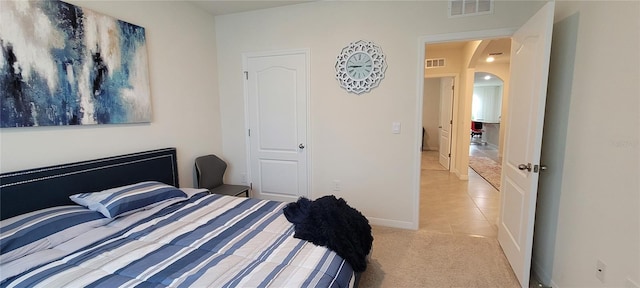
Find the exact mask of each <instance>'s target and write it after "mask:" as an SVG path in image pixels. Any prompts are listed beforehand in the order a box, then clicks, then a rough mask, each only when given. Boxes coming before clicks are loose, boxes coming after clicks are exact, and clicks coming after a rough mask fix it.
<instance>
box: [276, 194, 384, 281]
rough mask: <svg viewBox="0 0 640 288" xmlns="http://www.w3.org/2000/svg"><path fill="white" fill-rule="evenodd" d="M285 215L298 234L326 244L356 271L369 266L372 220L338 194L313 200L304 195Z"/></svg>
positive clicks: (288, 207)
mask: <svg viewBox="0 0 640 288" xmlns="http://www.w3.org/2000/svg"><path fill="white" fill-rule="evenodd" d="M284 216H285V217H287V220H289V222H291V223H293V224H294V229H295V234H294V237H295V238H298V239H303V240H307V241H310V242H312V243H313V244H316V245H319V246H325V247H327V248H329V249H331V250H333V251H335V252H336V253H337V254H338V255H340V256H341V257H342V258H344V259H345V260H346V261H347V262H349V264H351V266H352V267H353V270H354V271H356V272H361V271H364V270H365V269H366V268H367V260H366V256H367V255H368V254H369V252H370V251H371V245H372V244H373V236H372V235H371V226H370V225H369V221H368V220H367V218H365V217H364V216H363V215H362V213H360V212H359V211H358V210H356V209H354V208H352V207H350V206H349V205H347V202H346V201H345V200H344V199H342V198H340V199H336V197H335V196H333V195H330V196H324V197H321V198H318V199H316V200H315V201H311V200H309V199H307V198H304V197H301V198H300V199H298V201H297V202H293V203H289V204H288V205H287V206H286V207H285V208H284Z"/></svg>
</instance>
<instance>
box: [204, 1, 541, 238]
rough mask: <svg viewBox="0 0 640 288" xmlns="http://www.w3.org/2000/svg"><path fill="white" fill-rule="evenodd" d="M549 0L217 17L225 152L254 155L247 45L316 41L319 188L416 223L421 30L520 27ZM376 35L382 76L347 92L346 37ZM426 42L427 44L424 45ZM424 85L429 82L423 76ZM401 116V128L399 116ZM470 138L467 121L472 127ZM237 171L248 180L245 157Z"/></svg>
mask: <svg viewBox="0 0 640 288" xmlns="http://www.w3.org/2000/svg"><path fill="white" fill-rule="evenodd" d="M542 4H543V3H542V2H539V1H534V2H529V1H518V2H510V1H497V2H496V3H495V5H496V6H495V13H494V14H493V15H483V16H476V17H464V18H448V17H447V2H445V1H399V2H395V1H366V2H360V1H319V2H312V3H305V4H299V5H293V6H287V7H282V8H275V9H267V10H262V11H254V12H247V13H239V14H233V15H224V16H217V17H216V25H215V26H216V36H217V45H218V63H219V69H218V70H219V71H220V78H219V83H220V102H221V106H222V107H224V109H223V110H222V111H221V116H222V129H223V151H224V156H225V157H227V158H228V159H229V160H230V161H232V162H233V163H246V151H245V147H244V146H243V145H238V143H245V130H244V119H245V118H244V98H243V88H242V87H243V80H242V77H243V74H242V62H241V60H242V56H241V55H242V53H243V52H258V51H269V50H286V49H296V48H309V49H310V51H311V61H310V62H311V64H310V66H311V67H310V73H311V74H310V77H311V83H310V91H311V93H310V94H311V95H310V97H311V99H310V107H311V108H310V110H311V111H310V123H311V124H310V125H311V131H310V139H311V142H310V145H309V146H308V147H309V148H310V150H311V163H312V166H311V169H312V170H311V171H312V175H311V185H312V188H311V196H312V197H313V198H316V197H319V196H322V195H326V194H331V193H333V191H332V189H331V182H332V181H333V180H334V179H336V180H340V181H341V183H342V186H343V189H342V191H340V193H335V194H336V196H338V197H344V198H345V199H346V200H347V201H348V202H349V203H350V204H351V205H353V206H354V207H356V208H357V209H359V210H361V211H362V212H363V213H364V214H365V215H366V216H367V217H368V218H369V219H370V220H371V222H372V223H375V224H384V225H389V226H396V227H407V228H410V227H417V223H414V220H417V217H415V218H414V216H416V215H417V211H416V210H415V209H414V208H416V205H414V203H416V201H418V199H417V197H418V196H417V193H416V192H417V190H418V188H419V179H416V178H417V177H416V175H417V173H416V171H414V170H415V169H416V167H419V166H418V165H417V163H418V162H417V161H419V159H415V158H416V157H415V155H416V151H417V149H419V143H420V137H421V134H422V131H421V130H422V129H421V128H420V126H419V125H417V123H418V122H419V115H417V113H418V110H420V109H419V107H418V106H419V105H418V97H422V95H419V96H418V92H417V91H418V90H419V87H420V86H421V85H422V83H418V82H422V79H419V78H420V77H419V76H418V74H419V73H418V71H419V70H418V69H421V68H420V67H423V65H424V62H423V59H418V58H419V56H418V55H419V54H420V53H419V51H418V50H417V49H418V40H419V39H420V37H421V36H425V35H435V34H441V33H453V32H463V31H473V30H482V29H499V28H509V27H517V26H519V25H521V24H522V23H523V21H525V20H526V19H527V18H528V17H529V16H530V15H532V14H533V13H534V12H535V11H536V10H537V9H538V8H539V7H541V6H542ZM360 39H364V40H370V41H374V42H376V43H377V44H378V45H380V47H381V48H382V50H383V51H384V53H385V54H386V55H387V61H388V65H389V66H388V68H387V71H386V76H385V79H383V80H382V82H381V84H380V86H379V87H378V88H376V89H374V90H372V91H371V92H370V93H367V94H363V95H359V96H358V95H354V94H349V93H346V91H345V90H343V89H342V88H340V87H339V85H338V83H337V81H336V80H335V69H334V65H335V60H336V56H337V55H338V53H340V51H341V49H342V48H343V47H344V46H347V45H348V44H349V43H350V42H352V41H357V40H360ZM420 49H423V47H420ZM418 85H420V86H418ZM394 121H398V122H401V123H402V133H401V134H392V133H391V123H392V122H394ZM466 135H467V138H468V130H467V133H466ZM236 168H237V169H233V170H232V171H231V175H230V177H231V180H232V181H239V180H240V174H241V173H244V172H245V171H246V167H240V165H239V164H238V166H237V167H236Z"/></svg>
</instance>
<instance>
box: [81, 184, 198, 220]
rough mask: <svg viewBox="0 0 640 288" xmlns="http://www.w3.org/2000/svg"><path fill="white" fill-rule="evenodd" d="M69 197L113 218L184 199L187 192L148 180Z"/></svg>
mask: <svg viewBox="0 0 640 288" xmlns="http://www.w3.org/2000/svg"><path fill="white" fill-rule="evenodd" d="M69 198H71V200H72V201H73V202H75V203H78V204H80V205H82V206H85V207H87V208H89V209H91V210H93V211H98V212H100V213H102V215H104V216H105V217H108V218H115V217H117V216H123V215H126V214H130V213H133V212H135V211H138V210H144V209H149V208H152V207H155V206H157V205H159V204H161V203H162V202H165V201H166V200H169V199H175V198H184V199H186V198H187V194H185V193H184V192H183V191H181V190H180V189H178V188H176V187H173V186H171V185H167V184H164V183H160V182H156V181H148V182H140V183H136V184H132V185H127V186H122V187H117V188H111V189H108V190H104V191H101V192H94V193H81V194H75V195H71V196H69Z"/></svg>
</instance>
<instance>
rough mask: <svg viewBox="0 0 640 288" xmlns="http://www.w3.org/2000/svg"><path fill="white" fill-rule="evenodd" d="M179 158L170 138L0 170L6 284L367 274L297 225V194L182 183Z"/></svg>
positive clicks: (259, 281)
mask: <svg viewBox="0 0 640 288" xmlns="http://www.w3.org/2000/svg"><path fill="white" fill-rule="evenodd" d="M176 163H177V161H176V149H175V148H164V149H157V150H152V151H145V152H139V153H132V154H126V155H120V156H113V157H107V158H101V159H95V160H88V161H82V162H76V163H70V164H64V165H57V166H50V167H44V168H37V169H29V170H24V171H17V172H10V173H3V174H0V204H1V207H0V214H1V217H2V222H1V224H2V225H0V228H1V232H2V235H1V238H0V249H1V250H2V251H1V252H2V255H1V256H0V286H1V287H63V286H67V287H354V286H356V285H357V284H356V282H357V281H356V274H357V273H355V272H354V270H353V268H352V267H351V265H350V264H349V262H347V261H345V260H344V259H343V258H342V257H340V256H339V255H338V254H336V253H335V252H333V251H332V250H329V249H327V248H325V247H322V246H317V245H314V244H313V243H311V242H308V241H305V240H301V239H297V238H294V237H293V235H294V225H293V224H291V223H290V222H289V221H287V219H286V218H285V216H284V215H283V212H282V211H283V209H284V208H285V206H286V205H287V203H283V202H277V201H269V200H260V199H253V198H241V197H233V196H225V195H215V194H214V195H212V194H209V193H208V191H206V190H203V189H193V188H178V187H179V183H178V174H177V164H176ZM71 199H73V200H71Z"/></svg>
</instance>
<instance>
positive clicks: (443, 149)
mask: <svg viewBox="0 0 640 288" xmlns="http://www.w3.org/2000/svg"><path fill="white" fill-rule="evenodd" d="M453 88H454V87H453V77H444V78H440V125H439V128H440V141H439V142H440V143H439V146H440V147H438V151H439V154H440V157H439V162H440V165H442V166H443V167H444V168H447V170H449V166H450V163H451V126H452V124H451V123H452V113H453V110H452V109H453Z"/></svg>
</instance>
